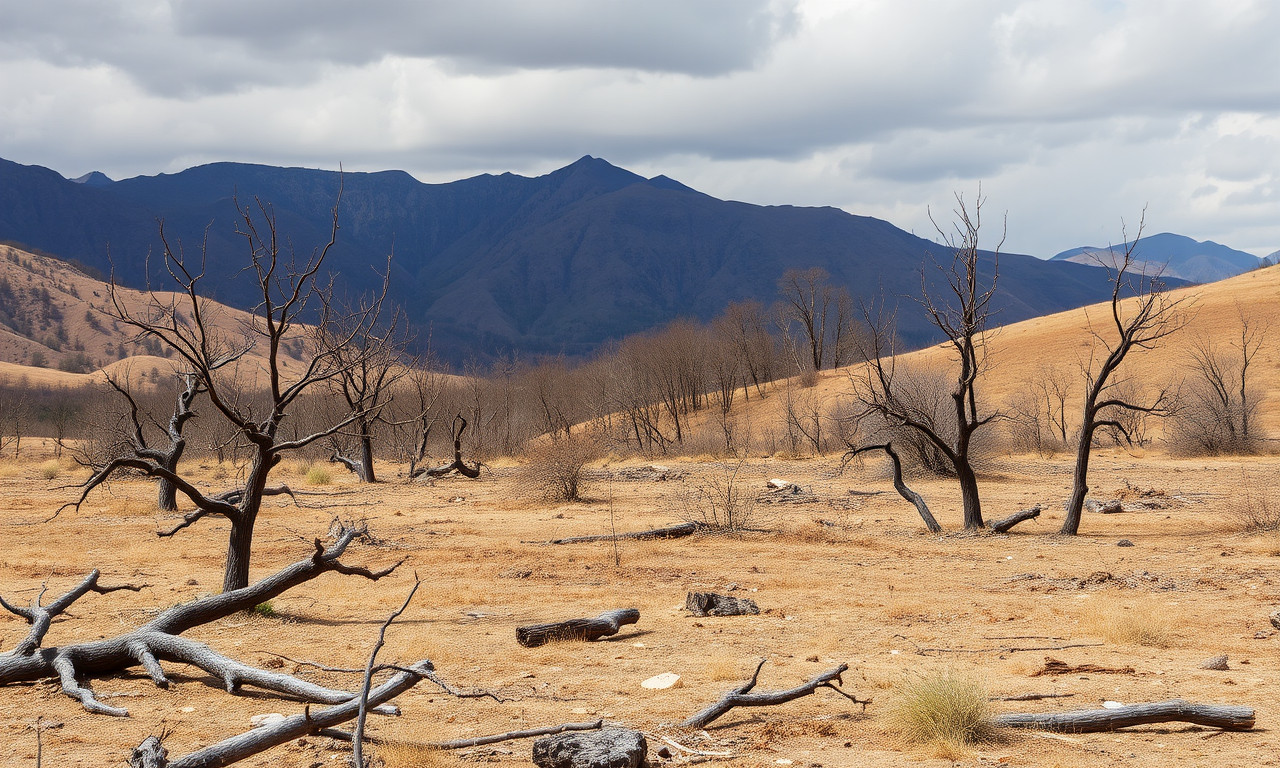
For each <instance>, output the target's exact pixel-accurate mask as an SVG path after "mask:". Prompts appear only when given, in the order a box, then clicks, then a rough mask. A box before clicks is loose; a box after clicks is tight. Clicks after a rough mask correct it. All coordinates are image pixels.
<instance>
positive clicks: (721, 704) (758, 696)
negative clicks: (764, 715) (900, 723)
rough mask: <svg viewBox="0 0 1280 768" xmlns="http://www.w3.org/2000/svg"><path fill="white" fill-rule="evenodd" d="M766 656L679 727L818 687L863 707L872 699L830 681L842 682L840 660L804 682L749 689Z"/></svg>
mask: <svg viewBox="0 0 1280 768" xmlns="http://www.w3.org/2000/svg"><path fill="white" fill-rule="evenodd" d="M765 661H766V660H765V659H761V660H760V663H759V664H757V665H756V671H755V673H753V674H752V675H751V679H750V680H748V681H747V682H746V683H743V684H742V685H741V686H739V687H737V688H735V689H733V690H731V691H729V692H728V693H726V694H725V695H724V696H723V697H722V698H721V699H720V700H719V701H717V702H715V703H714V704H712V705H710V706H708V707H707V708H706V709H703V710H702V711H701V712H698V713H697V714H695V715H693V716H691V717H689V718H688V719H687V720H685V721H684V722H682V723H679V727H681V728H705V727H706V726H707V725H708V724H709V723H711V722H713V721H715V720H717V719H719V718H720V717H722V716H723V715H725V714H727V713H728V712H729V710H731V709H734V708H735V707H772V706H775V705H778V704H785V703H787V702H788V701H794V700H795V699H799V698H801V697H803V696H808V695H810V694H811V693H813V692H815V691H817V690H818V689H819V688H830V689H831V690H833V691H835V692H836V693H838V694H840V695H841V696H843V697H845V698H846V699H848V700H849V701H852V702H854V703H855V704H861V705H862V706H863V708H866V706H867V705H868V704H870V703H871V701H870V699H868V700H866V701H863V700H861V699H858V698H856V697H854V696H851V695H850V694H848V693H845V692H844V691H843V690H841V689H840V688H839V687H838V685H833V684H832V681H833V680H834V681H835V682H836V683H837V684H839V683H841V682H842V681H841V679H840V676H841V675H842V674H844V673H845V672H846V671H847V670H848V669H849V665H848V664H841V665H840V666H838V667H834V668H832V669H828V670H827V671H826V672H823V673H822V674H820V675H818V676H816V677H814V678H812V679H811V680H809V681H808V682H806V683H803V684H801V685H798V686H796V687H795V688H788V689H786V690H784V691H762V692H760V693H751V692H750V691H751V689H752V688H755V685H756V681H757V680H758V679H759V677H760V668H761V667H763V666H764V663H765Z"/></svg>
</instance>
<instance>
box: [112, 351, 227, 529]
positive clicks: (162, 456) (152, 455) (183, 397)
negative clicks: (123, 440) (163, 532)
mask: <svg viewBox="0 0 1280 768" xmlns="http://www.w3.org/2000/svg"><path fill="white" fill-rule="evenodd" d="M234 359H238V358H227V359H226V362H228V363H230V362H233V360H234ZM180 377H181V379H182V383H183V386H182V389H181V390H180V391H179V392H178V402H177V405H175V406H174V409H173V415H172V416H170V417H169V422H168V424H167V426H166V428H165V429H164V432H165V437H167V438H168V440H169V444H168V445H167V446H165V447H164V448H160V447H153V446H151V445H149V444H148V443H147V436H146V430H144V429H143V426H142V417H141V409H140V408H139V407H138V401H137V400H135V399H134V397H133V394H132V393H131V392H130V391H129V389H128V387H127V386H126V385H124V384H121V383H120V382H119V381H117V380H116V377H114V376H110V375H108V376H107V384H108V385H110V386H111V388H112V389H114V390H115V391H116V392H118V393H119V394H120V396H121V397H123V398H124V399H125V401H126V402H128V404H129V420H130V424H131V426H132V434H131V435H130V438H129V443H130V446H129V449H130V450H131V451H132V453H133V455H134V456H137V457H140V458H145V459H149V460H151V461H154V462H156V464H157V465H159V466H161V467H163V468H164V469H166V470H168V472H169V474H171V475H176V474H177V473H178V462H179V461H181V460H182V454H183V452H185V451H186V449H187V439H186V438H185V437H184V436H183V434H182V432H183V429H184V428H185V427H186V424H187V422H188V421H190V420H191V419H192V418H194V417H195V415H196V412H195V410H194V409H193V408H192V404H193V403H194V402H195V399H196V397H198V396H199V395H200V394H202V393H203V392H204V391H205V390H204V387H203V386H202V385H201V384H200V380H199V379H198V378H197V377H196V376H195V375H194V374H191V373H184V374H180ZM156 505H157V506H158V507H159V508H160V509H161V510H163V511H165V512H175V511H177V509H178V488H177V486H175V485H174V484H173V481H171V480H169V479H167V478H165V477H163V476H161V478H160V490H159V497H158V499H157V501H156Z"/></svg>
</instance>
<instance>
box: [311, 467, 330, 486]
mask: <svg viewBox="0 0 1280 768" xmlns="http://www.w3.org/2000/svg"><path fill="white" fill-rule="evenodd" d="M307 482H308V483H310V484H312V485H328V484H329V483H332V482H333V475H331V474H330V473H329V470H327V469H325V468H324V467H315V466H313V467H311V468H310V469H308V470H307Z"/></svg>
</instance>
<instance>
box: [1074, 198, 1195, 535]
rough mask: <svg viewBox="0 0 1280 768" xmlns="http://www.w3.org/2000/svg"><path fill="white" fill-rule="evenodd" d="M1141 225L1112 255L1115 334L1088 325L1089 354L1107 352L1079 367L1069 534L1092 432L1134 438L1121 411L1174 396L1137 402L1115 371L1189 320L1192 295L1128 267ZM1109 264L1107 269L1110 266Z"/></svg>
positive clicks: (1085, 482)
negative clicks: (1173, 292)
mask: <svg viewBox="0 0 1280 768" xmlns="http://www.w3.org/2000/svg"><path fill="white" fill-rule="evenodd" d="M1144 224H1145V214H1144V218H1143V219H1139V221H1138V232H1137V235H1136V236H1135V237H1134V238H1133V240H1132V241H1127V240H1128V238H1127V237H1126V241H1127V242H1125V244H1124V254H1123V256H1122V257H1121V258H1119V259H1118V260H1115V259H1114V255H1113V260H1114V261H1115V269H1114V270H1113V273H1112V277H1111V305H1110V314H1111V323H1110V324H1111V325H1113V326H1114V327H1115V334H1116V337H1115V338H1114V339H1108V338H1106V337H1104V336H1103V335H1102V333H1101V332H1100V331H1098V330H1097V329H1095V328H1093V327H1092V325H1091V326H1090V329H1089V333H1090V335H1091V336H1092V337H1093V340H1094V344H1093V347H1092V353H1091V354H1092V355H1097V354H1098V353H1099V352H1100V351H1105V352H1106V358H1105V359H1103V360H1102V362H1101V364H1100V365H1098V366H1097V368H1096V369H1095V368H1094V358H1093V357H1090V359H1089V360H1088V361H1087V362H1085V363H1084V364H1083V365H1082V367H1083V368H1084V373H1085V397H1084V408H1083V409H1082V415H1081V420H1080V432H1079V433H1078V435H1077V436H1076V441H1077V442H1076V466H1075V472H1074V475H1073V478H1072V488H1071V499H1070V500H1069V501H1068V502H1067V514H1066V518H1065V519H1064V520H1063V522H1062V529H1061V533H1063V534H1065V535H1069V536H1074V535H1076V534H1077V533H1079V532H1080V517H1081V515H1082V513H1083V512H1084V501H1085V495H1086V494H1088V492H1089V458H1090V455H1091V453H1092V451H1093V440H1094V434H1095V433H1096V432H1097V431H1098V430H1099V429H1102V428H1109V429H1112V430H1114V431H1115V432H1116V433H1117V434H1118V435H1120V436H1121V437H1122V438H1124V439H1125V440H1126V441H1129V442H1132V441H1133V438H1132V436H1131V434H1130V431H1129V430H1128V429H1127V428H1126V427H1125V423H1124V420H1123V419H1122V418H1121V416H1122V415H1123V414H1125V413H1138V414H1154V415H1164V414H1166V413H1168V411H1169V407H1170V405H1171V404H1172V400H1173V394H1172V393H1171V392H1170V391H1169V390H1168V389H1162V390H1160V391H1159V392H1158V393H1156V395H1155V396H1154V397H1151V398H1148V399H1147V400H1146V401H1145V402H1138V401H1136V400H1135V399H1134V398H1133V397H1132V396H1130V395H1128V394H1126V392H1125V389H1126V388H1128V387H1127V386H1126V385H1131V381H1130V380H1129V379H1125V378H1122V377H1119V376H1118V374H1117V370H1118V369H1119V368H1120V365H1121V364H1122V363H1123V362H1124V361H1125V359H1126V358H1127V357H1128V356H1129V353H1130V352H1133V351H1134V350H1145V349H1151V348H1153V347H1155V346H1156V345H1157V344H1159V343H1160V342H1161V341H1162V340H1163V339H1165V338H1166V337H1168V336H1169V335H1170V334H1172V333H1175V332H1176V331H1178V330H1180V329H1181V328H1182V327H1183V326H1184V325H1185V324H1186V322H1187V319H1188V318H1187V316H1186V313H1185V312H1184V310H1186V309H1188V308H1189V304H1190V302H1191V301H1192V299H1191V298H1190V297H1186V296H1184V297H1181V298H1174V297H1172V296H1170V295H1169V294H1168V293H1166V292H1165V291H1164V290H1163V289H1164V286H1163V284H1161V282H1160V280H1159V275H1158V274H1157V275H1147V274H1145V273H1144V272H1142V271H1139V272H1138V273H1137V274H1133V273H1132V272H1131V271H1130V270H1132V269H1133V268H1134V267H1135V265H1136V264H1137V261H1136V259H1135V258H1134V253H1135V252H1136V250H1137V247H1138V241H1139V240H1140V239H1141V238H1142V229H1143V226H1144ZM1099 263H1102V262H1101V260H1100V261H1099ZM1104 266H1107V265H1105V264H1104ZM1107 268H1108V269H1111V267H1110V266H1107ZM1126 293H1131V294H1133V297H1132V298H1130V299H1125V298H1123V297H1124V295H1125V294H1126Z"/></svg>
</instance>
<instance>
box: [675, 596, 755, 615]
mask: <svg viewBox="0 0 1280 768" xmlns="http://www.w3.org/2000/svg"><path fill="white" fill-rule="evenodd" d="M684 607H685V608H686V609H688V611H689V613H690V614H692V615H694V616H755V615H758V614H759V613H760V606H758V605H756V601H754V600H750V599H748V598H745V597H728V596H726V595H717V594H715V593H713V592H690V593H688V594H687V595H686V596H685V599H684Z"/></svg>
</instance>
